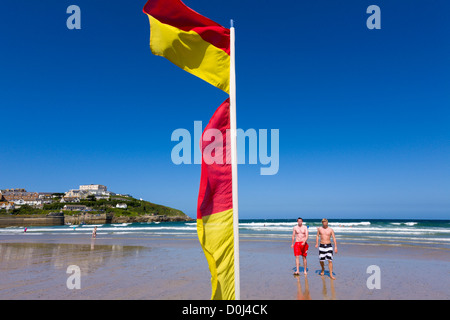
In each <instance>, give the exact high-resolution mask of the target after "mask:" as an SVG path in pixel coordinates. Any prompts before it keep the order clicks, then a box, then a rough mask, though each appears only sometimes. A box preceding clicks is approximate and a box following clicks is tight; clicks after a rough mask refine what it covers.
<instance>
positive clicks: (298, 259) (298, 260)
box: [294, 256, 300, 274]
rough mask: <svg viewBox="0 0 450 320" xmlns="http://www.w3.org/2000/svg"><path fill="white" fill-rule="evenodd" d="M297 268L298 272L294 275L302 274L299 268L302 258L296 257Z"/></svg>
mask: <svg viewBox="0 0 450 320" xmlns="http://www.w3.org/2000/svg"><path fill="white" fill-rule="evenodd" d="M295 266H296V267H297V271H295V272H294V274H300V271H299V267H300V256H295Z"/></svg>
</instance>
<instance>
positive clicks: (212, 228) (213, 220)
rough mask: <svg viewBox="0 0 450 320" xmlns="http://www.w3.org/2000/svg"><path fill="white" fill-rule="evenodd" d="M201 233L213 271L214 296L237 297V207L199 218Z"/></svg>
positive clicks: (210, 267)
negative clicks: (235, 219) (234, 211)
mask: <svg viewBox="0 0 450 320" xmlns="http://www.w3.org/2000/svg"><path fill="white" fill-rule="evenodd" d="M197 234H198V239H199V240H200V244H201V245H202V247H203V252H204V253H205V256H206V260H207V261H208V266H209V271H210V272H211V286H212V293H211V299H212V300H234V299H235V291H234V237H233V209H229V210H225V211H222V212H217V213H214V214H212V215H208V216H205V217H203V218H201V219H199V218H198V219H197Z"/></svg>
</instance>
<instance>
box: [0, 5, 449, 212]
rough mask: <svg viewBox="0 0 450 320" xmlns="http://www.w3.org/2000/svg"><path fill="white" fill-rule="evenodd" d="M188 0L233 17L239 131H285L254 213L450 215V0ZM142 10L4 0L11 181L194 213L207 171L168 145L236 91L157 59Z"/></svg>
mask: <svg viewBox="0 0 450 320" xmlns="http://www.w3.org/2000/svg"><path fill="white" fill-rule="evenodd" d="M184 2H185V3H186V4H187V5H188V6H190V7H191V8H193V9H194V10H196V11H198V12H199V13H201V14H203V15H205V16H207V17H209V18H211V19H213V20H215V21H217V22H218V23H221V24H222V25H224V26H226V27H228V26H229V20H230V19H234V21H235V27H236V59H237V61H236V73H237V122H238V127H239V128H242V129H244V130H246V129H249V128H254V129H256V130H258V129H269V130H270V129H279V130H280V155H279V158H280V168H279V171H278V173H277V174H276V175H273V176H261V175H260V174H259V170H260V166H261V165H260V164H257V165H248V164H247V165H240V166H239V208H240V218H244V219H245V218H294V217H297V216H303V217H304V218H321V217H328V218H404V219H409V218H416V219H418V218H424V219H427V218H441V219H444V218H448V217H449V216H450V111H449V105H450V104H449V102H450V77H449V76H448V75H449V73H450V24H449V23H448V12H449V10H450V3H449V2H448V1H446V0H434V1H424V0H421V1H405V0H398V1H381V0H375V1H365V0H345V1H293V0H290V1H277V2H273V1H254V0H246V1H237V0H232V1H226V2H224V1H216V0H186V1H184ZM72 4H76V5H78V6H79V7H80V8H81V27H82V28H81V30H69V29H67V27H66V20H67V18H68V17H69V14H67V13H66V9H67V7H68V6H69V5H72ZM144 4H145V1H124V0H121V1H103V0H96V1H87V0H71V1H62V0H58V1H56V0H52V1H51V0H48V1H44V2H36V1H29V0H24V1H14V0H5V1H2V4H1V10H0V12H1V13H0V30H1V32H0V43H1V50H0V74H1V76H0V119H1V121H0V123H1V131H0V132H1V134H2V139H1V150H2V151H1V153H0V188H14V187H23V188H26V189H27V190H30V191H53V192H63V191H67V190H69V189H73V188H77V187H78V186H79V185H80V184H90V183H98V184H104V185H107V186H108V188H109V190H111V191H114V192H118V193H130V194H132V195H134V196H135V197H137V198H144V199H146V200H148V201H152V202H155V203H160V204H165V205H168V206H172V207H175V208H178V209H180V210H183V211H184V212H186V213H187V214H188V215H190V216H191V217H195V216H196V203H197V195H198V186H199V179H200V166H199V165H179V166H177V165H175V164H173V163H172V161H171V157H170V155H171V150H172V148H173V147H174V145H175V144H176V143H175V142H172V141H171V139H170V137H171V134H172V132H173V131H174V130H175V129H177V128H185V129H188V130H190V131H191V132H193V125H194V121H196V120H201V121H203V125H204V126H205V125H206V124H207V122H208V120H209V118H210V117H211V116H212V114H213V113H214V111H215V109H216V108H217V107H218V106H219V105H220V103H221V102H222V101H223V100H225V99H226V95H225V94H224V93H223V92H221V91H220V90H219V89H217V88H214V87H213V86H211V85H209V84H207V83H206V82H204V81H202V80H200V79H198V78H196V77H194V76H192V75H191V74H188V73H186V72H184V71H182V70H181V69H179V68H178V67H176V66H174V65H172V64H171V63H170V62H169V61H167V60H165V59H163V58H161V57H156V56H153V55H152V54H151V52H150V49H149V47H148V42H149V32H150V31H149V23H148V19H147V17H146V16H145V14H143V13H142V7H143V6H144ZM372 4H376V5H378V6H379V7H380V9H381V29H380V30H369V29H368V28H367V27H366V20H367V18H368V17H369V14H367V13H366V9H367V7H368V6H369V5H372Z"/></svg>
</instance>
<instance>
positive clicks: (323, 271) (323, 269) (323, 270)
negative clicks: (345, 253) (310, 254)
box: [319, 261, 325, 276]
mask: <svg viewBox="0 0 450 320" xmlns="http://www.w3.org/2000/svg"><path fill="white" fill-rule="evenodd" d="M319 262H320V266H321V267H322V271H321V272H320V275H321V276H323V275H324V274H325V264H324V262H323V261H319Z"/></svg>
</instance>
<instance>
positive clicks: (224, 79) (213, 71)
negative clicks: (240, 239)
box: [148, 15, 230, 93]
mask: <svg viewBox="0 0 450 320" xmlns="http://www.w3.org/2000/svg"><path fill="white" fill-rule="evenodd" d="M148 17H149V20H150V28H151V29H150V30H151V31H150V49H151V50H152V53H153V54H155V55H158V56H162V57H165V58H166V59H168V60H169V61H171V62H172V63H174V64H175V65H177V66H178V67H180V68H181V69H183V70H185V71H187V72H189V73H192V74H193V75H195V76H197V77H199V78H201V79H203V80H205V81H206V82H208V83H210V84H212V85H213V86H215V87H218V88H219V89H222V90H223V91H225V92H227V93H228V92H229V90H230V83H229V82H230V81H229V80H230V56H229V55H228V54H227V53H226V52H225V51H223V50H221V49H219V48H217V47H215V46H214V45H212V44H211V43H209V42H207V41H205V40H203V38H202V37H201V36H200V35H199V34H198V33H197V32H195V31H192V30H191V31H183V30H181V29H178V28H176V27H173V26H171V25H168V24H164V23H161V22H160V21H158V20H157V19H155V18H153V17H152V16H150V15H148Z"/></svg>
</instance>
